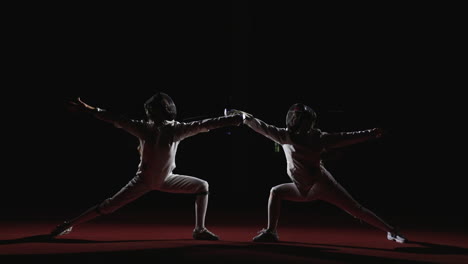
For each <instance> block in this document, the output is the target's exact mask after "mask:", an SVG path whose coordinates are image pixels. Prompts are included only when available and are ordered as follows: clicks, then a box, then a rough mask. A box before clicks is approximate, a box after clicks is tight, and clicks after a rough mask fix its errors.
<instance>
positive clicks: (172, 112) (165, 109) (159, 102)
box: [144, 92, 177, 121]
mask: <svg viewBox="0 0 468 264" xmlns="http://www.w3.org/2000/svg"><path fill="white" fill-rule="evenodd" d="M144 107H145V112H146V115H147V116H148V118H150V119H151V120H153V121H163V120H174V119H175V118H176V116H177V109H176V106H175V104H174V101H172V99H171V97H169V95H167V94H165V93H162V92H157V93H155V94H154V95H153V96H151V98H149V99H148V100H146V102H145V104H144Z"/></svg>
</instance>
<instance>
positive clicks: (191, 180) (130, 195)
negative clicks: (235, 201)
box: [98, 174, 209, 214]
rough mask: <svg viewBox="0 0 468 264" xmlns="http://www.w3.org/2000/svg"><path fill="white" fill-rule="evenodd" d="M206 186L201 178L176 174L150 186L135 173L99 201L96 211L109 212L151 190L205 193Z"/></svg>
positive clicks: (206, 183)
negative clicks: (101, 201) (131, 177)
mask: <svg viewBox="0 0 468 264" xmlns="http://www.w3.org/2000/svg"><path fill="white" fill-rule="evenodd" d="M208 187H209V186H208V182H206V181H204V180H202V179H198V178H195V177H191V176H184V175H177V174H171V175H169V176H167V178H166V179H165V180H164V182H163V183H162V184H161V185H160V186H152V184H151V183H150V182H149V181H147V180H144V178H143V177H142V176H140V175H137V176H135V177H134V178H133V179H132V180H131V181H130V182H128V183H127V185H125V186H124V187H123V188H122V189H120V191H118V192H117V193H116V194H115V195H113V196H112V197H111V198H108V199H106V200H105V201H104V202H103V203H101V204H100V205H99V207H98V211H99V212H100V213H101V214H110V213H112V212H114V211H115V210H117V209H119V208H120V207H122V206H124V205H126V204H128V203H130V202H132V201H134V200H136V199H137V198H139V197H141V196H142V195H144V194H145V193H147V192H149V191H152V190H159V191H163V192H169V193H193V194H206V193H208Z"/></svg>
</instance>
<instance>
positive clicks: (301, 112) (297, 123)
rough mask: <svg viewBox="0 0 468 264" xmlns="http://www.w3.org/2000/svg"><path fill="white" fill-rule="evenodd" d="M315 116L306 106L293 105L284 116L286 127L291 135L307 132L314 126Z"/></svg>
mask: <svg viewBox="0 0 468 264" xmlns="http://www.w3.org/2000/svg"><path fill="white" fill-rule="evenodd" d="M316 119H317V114H316V113H315V111H314V110H312V108H310V107H308V106H307V105H304V104H301V103H297V104H293V105H292V106H291V107H290V108H289V110H288V114H287V115H286V126H287V127H288V129H289V130H290V131H292V132H293V133H304V132H308V131H309V130H310V129H311V128H312V127H313V126H314V125H315V121H316Z"/></svg>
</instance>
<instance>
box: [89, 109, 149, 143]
mask: <svg viewBox="0 0 468 264" xmlns="http://www.w3.org/2000/svg"><path fill="white" fill-rule="evenodd" d="M92 113H93V115H94V117H96V118H97V119H100V120H102V121H105V122H108V123H111V124H113V125H114V126H115V127H117V128H121V129H123V130H125V131H127V132H128V133H130V134H132V135H134V136H136V137H139V138H142V137H143V136H144V135H145V125H144V123H143V121H141V120H134V119H130V118H126V117H124V116H122V115H117V114H114V113H111V112H109V111H107V110H105V109H101V108H96V110H94V111H93V112H92Z"/></svg>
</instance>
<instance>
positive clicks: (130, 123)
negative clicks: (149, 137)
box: [68, 98, 144, 137]
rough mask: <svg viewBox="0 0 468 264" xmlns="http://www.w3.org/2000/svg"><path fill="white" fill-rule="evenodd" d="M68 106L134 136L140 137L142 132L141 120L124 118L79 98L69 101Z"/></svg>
mask: <svg viewBox="0 0 468 264" xmlns="http://www.w3.org/2000/svg"><path fill="white" fill-rule="evenodd" d="M68 107H69V110H71V111H74V112H84V113H89V114H91V115H93V116H94V117H96V118H97V119H100V120H103V121H105V122H108V123H111V124H113V125H114V126H116V127H118V128H122V129H124V130H125V131H127V132H128V133H130V134H132V135H134V136H136V137H142V136H143V134H144V124H143V122H142V121H139V120H133V119H129V118H125V117H123V116H121V115H116V114H113V113H111V112H109V111H107V110H104V109H102V108H99V107H95V106H91V105H89V104H87V103H85V102H83V101H82V100H81V98H78V99H77V100H76V101H70V102H69V103H68Z"/></svg>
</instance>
